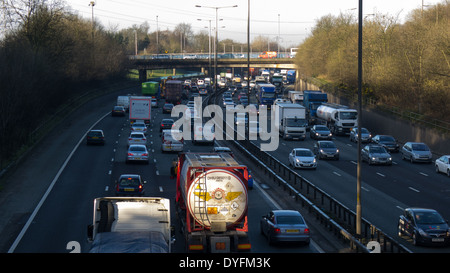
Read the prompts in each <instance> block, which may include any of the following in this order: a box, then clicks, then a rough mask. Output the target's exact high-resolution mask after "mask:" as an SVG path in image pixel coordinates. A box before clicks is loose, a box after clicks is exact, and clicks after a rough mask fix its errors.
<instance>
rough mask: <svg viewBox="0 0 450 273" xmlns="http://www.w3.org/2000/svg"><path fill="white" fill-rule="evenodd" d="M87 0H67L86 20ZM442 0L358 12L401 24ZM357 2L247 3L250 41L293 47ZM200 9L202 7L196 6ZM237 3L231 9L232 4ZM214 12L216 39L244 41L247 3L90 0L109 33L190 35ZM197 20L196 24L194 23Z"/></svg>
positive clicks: (375, 1) (380, 0) (399, 1)
mask: <svg viewBox="0 0 450 273" xmlns="http://www.w3.org/2000/svg"><path fill="white" fill-rule="evenodd" d="M90 2H91V0H66V4H67V5H68V6H70V8H71V9H72V11H74V12H76V13H78V14H79V15H80V16H82V17H85V18H88V19H90V18H91V16H92V6H90ZM442 2H443V0H363V14H364V16H370V14H374V13H377V14H378V13H381V14H383V15H389V16H392V17H398V20H399V22H400V23H402V22H404V21H405V19H406V18H407V16H408V14H409V13H410V12H411V11H412V10H414V9H420V8H421V6H422V3H423V4H424V8H425V9H426V8H429V7H427V6H429V5H434V4H436V3H442ZM358 4H359V1H358V0H308V1H306V0H250V40H253V39H254V38H255V37H257V36H259V35H263V36H266V37H269V38H270V39H271V40H273V41H276V39H277V37H278V36H279V39H280V44H281V45H283V46H285V47H292V46H296V45H299V44H301V43H302V41H303V40H304V39H305V38H306V37H308V35H310V33H311V29H312V28H313V27H314V25H315V22H316V21H317V20H318V19H320V18H321V17H323V16H326V15H330V14H331V15H335V16H337V15H339V14H340V13H350V14H353V15H354V16H355V18H357V16H358V9H357V8H358ZM196 5H200V6H203V7H200V8H199V7H196ZM234 5H237V7H234V8H232V7H231V6H234ZM214 7H219V8H218V19H221V20H220V21H219V22H218V29H219V34H218V37H219V40H222V39H227V38H229V39H233V40H234V41H236V42H240V43H246V42H247V15H248V0H162V1H156V0H95V5H94V18H95V20H96V21H99V22H101V24H102V25H103V26H104V27H105V28H107V29H109V28H114V29H117V30H120V29H123V28H128V27H131V26H132V25H140V24H142V23H144V22H145V21H147V22H148V24H149V25H150V32H154V31H156V29H157V27H158V29H159V30H166V29H169V30H173V29H174V28H175V26H176V25H177V24H179V23H187V24H190V25H191V27H192V30H193V31H194V33H198V32H200V31H206V32H209V21H210V20H211V26H212V27H213V28H215V23H216V21H215V20H216V17H215V13H216V9H215V8H214ZM198 19H201V20H198Z"/></svg>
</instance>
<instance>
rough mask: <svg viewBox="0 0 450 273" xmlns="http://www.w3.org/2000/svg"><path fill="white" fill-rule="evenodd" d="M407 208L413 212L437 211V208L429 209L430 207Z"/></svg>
mask: <svg viewBox="0 0 450 273" xmlns="http://www.w3.org/2000/svg"><path fill="white" fill-rule="evenodd" d="M405 210H410V211H413V212H426V211H427V212H437V211H436V210H435V209H428V208H415V207H414V208H406V209H405Z"/></svg>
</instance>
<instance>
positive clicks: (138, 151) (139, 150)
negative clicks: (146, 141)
mask: <svg viewBox="0 0 450 273" xmlns="http://www.w3.org/2000/svg"><path fill="white" fill-rule="evenodd" d="M130 161H143V162H145V164H148V163H149V154H148V151H147V147H146V146H145V145H130V147H129V148H128V151H127V159H126V163H129V162H130Z"/></svg>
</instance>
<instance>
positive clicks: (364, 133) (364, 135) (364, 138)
mask: <svg viewBox="0 0 450 273" xmlns="http://www.w3.org/2000/svg"><path fill="white" fill-rule="evenodd" d="M371 138H372V135H371V134H370V132H369V130H367V129H366V128H361V142H370V139H371ZM350 141H354V142H358V128H357V127H355V128H352V130H351V131H350Z"/></svg>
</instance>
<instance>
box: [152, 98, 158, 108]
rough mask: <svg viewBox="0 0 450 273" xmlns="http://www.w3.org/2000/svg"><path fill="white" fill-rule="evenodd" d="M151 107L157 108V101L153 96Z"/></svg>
mask: <svg viewBox="0 0 450 273" xmlns="http://www.w3.org/2000/svg"><path fill="white" fill-rule="evenodd" d="M152 107H154V108H158V101H157V100H156V99H155V98H152Z"/></svg>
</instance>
